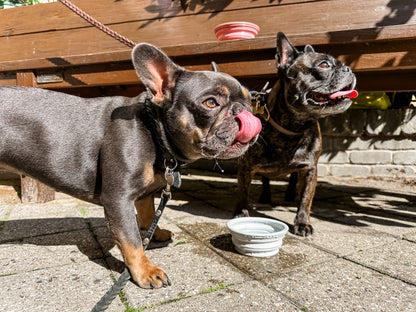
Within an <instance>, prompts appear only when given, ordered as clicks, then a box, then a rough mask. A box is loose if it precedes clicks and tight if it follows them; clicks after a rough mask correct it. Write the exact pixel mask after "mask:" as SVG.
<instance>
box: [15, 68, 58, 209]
mask: <svg viewBox="0 0 416 312" xmlns="http://www.w3.org/2000/svg"><path fill="white" fill-rule="evenodd" d="M16 80H17V85H19V86H25V87H36V77H35V75H34V74H33V72H21V73H17V75H16ZM20 181H21V198H22V202H23V203H31V202H35V203H44V202H48V201H51V200H54V199H55V190H54V189H52V188H50V187H49V186H47V185H45V184H42V183H40V182H39V181H37V180H35V179H33V178H31V177H29V176H25V175H21V176H20Z"/></svg>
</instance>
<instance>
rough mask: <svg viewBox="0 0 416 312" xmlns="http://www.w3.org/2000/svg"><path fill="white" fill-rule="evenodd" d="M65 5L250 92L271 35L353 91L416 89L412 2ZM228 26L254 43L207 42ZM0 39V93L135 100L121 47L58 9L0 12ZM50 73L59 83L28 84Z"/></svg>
mask: <svg viewBox="0 0 416 312" xmlns="http://www.w3.org/2000/svg"><path fill="white" fill-rule="evenodd" d="M74 3H75V4H77V5H78V6H79V7H80V8H81V9H83V10H85V11H86V12H87V13H90V14H91V15H93V16H94V17H95V18H97V19H98V20H100V21H101V22H103V23H104V24H106V25H108V26H110V27H111V28H112V29H114V30H115V31H117V32H119V33H120V34H122V35H124V36H126V37H128V38H129V39H131V40H133V41H134V42H149V43H152V44H155V45H157V46H159V47H160V48H162V49H163V50H164V51H165V52H166V53H167V54H168V55H170V56H171V57H173V58H174V59H175V61H176V62H178V63H179V64H180V65H182V66H185V67H187V68H189V69H192V70H200V69H210V65H209V64H210V62H211V61H216V62H217V63H218V64H219V66H220V69H221V70H222V71H224V72H227V73H229V74H230V75H233V76H235V77H237V78H239V79H240V80H242V82H243V83H245V84H246V85H247V86H249V87H250V88H253V89H254V88H258V87H261V86H262V85H263V84H264V82H265V81H267V80H273V79H275V75H276V67H275V61H274V54H275V44H276V42H275V36H276V33H277V32H278V31H283V32H285V33H286V35H287V36H288V37H289V39H290V40H291V41H292V42H293V43H294V44H295V45H297V46H299V47H302V46H304V45H305V44H312V45H314V47H315V49H316V50H317V51H320V52H328V53H331V54H333V55H334V56H336V57H338V58H339V59H340V60H342V61H344V62H345V63H346V64H348V65H349V66H350V67H351V68H352V69H353V70H354V72H355V73H356V74H357V78H358V87H357V88H358V90H359V91H411V90H415V89H416V40H415V39H416V17H415V16H414V11H415V6H416V3H415V1H413V0H403V1H395V0H370V1H355V0H352V1H342V0H334V1H305V0H303V1H302V0H300V1H299V0H297V1H295V0H287V1H285V0H281V1H270V0H257V1H254V0H253V1H241V0H240V1H237V0H234V1H201V0H199V1H197V0H195V1H193V0H190V1H182V3H184V5H181V1H170V0H165V1H150V0H149V1H135V0H123V1H113V0H111V1H110V0H102V1H96V0H83V1H80V0H78V1H74ZM233 20H245V21H249V22H254V23H256V24H258V25H259V26H260V28H261V30H260V33H259V35H258V37H257V38H256V39H251V40H237V41H228V42H217V41H216V37H215V34H214V28H215V26H216V25H218V24H220V23H223V22H227V21H233ZM0 30H1V33H0V46H1V47H2V49H1V50H0V85H18V84H20V82H19V78H18V75H17V73H19V72H33V75H34V78H35V80H34V82H33V86H36V87H41V88H50V89H58V90H64V91H66V92H71V93H75V94H82V95H85V96H95V95H99V94H113V93H121V94H136V93H137V92H139V90H138V89H137V85H139V83H140V82H139V80H138V78H137V77H136V74H135V71H134V70H133V68H132V65H131V62H130V48H128V47H126V46H124V45H123V44H121V43H119V42H118V41H116V40H114V39H113V38H111V37H109V36H107V35H106V34H104V33H102V32H101V31H99V30H98V29H96V28H94V27H92V26H91V25H90V24H88V23H87V22H85V21H84V20H82V19H81V18H80V17H79V16H77V15H76V14H74V13H73V12H72V11H70V10H69V9H67V8H66V7H65V6H63V5H62V4H61V3H48V4H40V5H36V6H29V7H20V8H15V9H8V10H1V11H0ZM53 74H58V75H61V76H62V77H63V81H62V82H55V83H43V84H38V83H37V82H36V78H37V77H39V76H42V75H53ZM120 86H122V87H120ZM97 87H99V88H97ZM102 87H106V88H105V90H103V88H102Z"/></svg>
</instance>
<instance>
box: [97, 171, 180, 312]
mask: <svg viewBox="0 0 416 312" xmlns="http://www.w3.org/2000/svg"><path fill="white" fill-rule="evenodd" d="M165 177H166V182H167V184H166V187H165V188H164V189H163V191H162V195H161V196H160V203H159V207H158V208H157V210H156V212H155V216H154V218H153V220H152V224H151V225H150V227H149V229H148V231H147V233H146V236H145V237H144V239H143V250H146V249H147V247H148V246H149V243H150V240H151V239H152V236H153V233H154V231H155V229H156V226H157V223H158V222H159V219H160V217H161V216H162V213H163V210H164V209H165V207H166V204H167V202H168V200H169V199H171V197H172V193H171V191H170V187H171V186H172V185H173V182H174V181H173V180H174V177H173V169H171V168H169V167H166V172H165ZM130 278H131V274H130V271H129V269H128V268H127V267H126V268H125V269H124V271H123V273H121V275H120V277H119V278H118V280H117V281H116V282H115V283H114V284H113V286H111V288H110V289H109V290H108V291H107V292H106V293H105V295H104V296H103V297H102V298H101V299H100V301H98V303H97V304H96V305H95V306H94V308H93V309H92V310H91V312H101V311H105V310H107V308H108V307H109V306H110V304H111V303H112V302H113V300H114V299H115V298H116V297H117V295H118V294H119V293H120V291H122V290H123V288H124V287H125V286H126V284H127V282H128V281H129V280H130Z"/></svg>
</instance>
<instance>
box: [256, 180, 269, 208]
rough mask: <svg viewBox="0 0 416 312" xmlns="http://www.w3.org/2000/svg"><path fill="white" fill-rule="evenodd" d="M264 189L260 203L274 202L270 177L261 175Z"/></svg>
mask: <svg viewBox="0 0 416 312" xmlns="http://www.w3.org/2000/svg"><path fill="white" fill-rule="evenodd" d="M261 182H262V191H261V195H260V198H259V203H260V204H270V203H271V202H272V193H271V191H270V179H269V178H266V177H261Z"/></svg>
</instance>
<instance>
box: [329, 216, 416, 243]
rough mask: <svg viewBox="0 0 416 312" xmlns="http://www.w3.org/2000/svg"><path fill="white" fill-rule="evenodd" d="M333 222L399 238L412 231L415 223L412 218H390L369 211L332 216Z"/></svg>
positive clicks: (415, 225)
mask: <svg viewBox="0 0 416 312" xmlns="http://www.w3.org/2000/svg"><path fill="white" fill-rule="evenodd" d="M334 221H335V222H340V223H344V224H350V225H354V226H358V227H365V228H367V229H369V230H374V231H378V232H384V233H388V234H391V235H394V236H396V237H399V238H401V237H402V236H403V235H405V234H408V233H413V232H414V231H415V229H416V224H415V222H414V221H412V220H410V221H409V220H404V219H397V218H392V217H391V216H389V215H374V214H369V213H351V214H346V215H344V216H342V217H337V218H334Z"/></svg>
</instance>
